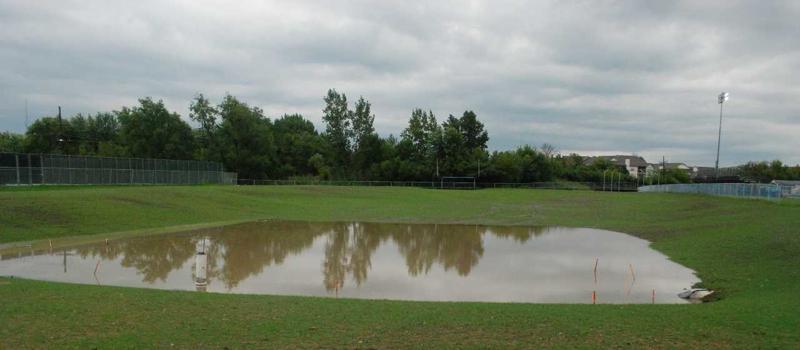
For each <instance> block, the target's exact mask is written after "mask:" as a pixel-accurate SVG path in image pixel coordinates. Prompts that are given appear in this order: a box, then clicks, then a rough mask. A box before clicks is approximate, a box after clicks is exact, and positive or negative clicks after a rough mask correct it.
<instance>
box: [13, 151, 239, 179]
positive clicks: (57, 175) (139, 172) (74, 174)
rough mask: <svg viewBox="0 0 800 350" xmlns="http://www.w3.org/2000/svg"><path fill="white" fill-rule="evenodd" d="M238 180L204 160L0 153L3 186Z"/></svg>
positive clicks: (234, 175) (218, 166)
mask: <svg viewBox="0 0 800 350" xmlns="http://www.w3.org/2000/svg"><path fill="white" fill-rule="evenodd" d="M236 177H237V176H236V173H231V172H225V171H224V169H223V167H222V164H220V163H217V162H208V161H200V160H175V159H150V158H116V157H94V156H71V155H61V154H31V153H0V185H49V184H57V185H126V184H130V185H134V184H160V185H168V184H187V185H190V184H230V185H233V184H236Z"/></svg>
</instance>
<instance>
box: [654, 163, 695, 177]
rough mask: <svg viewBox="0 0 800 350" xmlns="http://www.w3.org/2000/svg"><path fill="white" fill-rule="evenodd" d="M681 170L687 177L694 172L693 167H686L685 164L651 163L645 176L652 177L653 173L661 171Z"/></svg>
mask: <svg viewBox="0 0 800 350" xmlns="http://www.w3.org/2000/svg"><path fill="white" fill-rule="evenodd" d="M675 169H677V170H681V171H683V172H685V173H686V174H688V175H689V176H691V175H692V173H693V172H694V171H695V170H694V169H695V168H694V167H690V166H688V165H686V163H651V164H648V165H647V175H653V174H654V173H655V172H658V171H661V170H675Z"/></svg>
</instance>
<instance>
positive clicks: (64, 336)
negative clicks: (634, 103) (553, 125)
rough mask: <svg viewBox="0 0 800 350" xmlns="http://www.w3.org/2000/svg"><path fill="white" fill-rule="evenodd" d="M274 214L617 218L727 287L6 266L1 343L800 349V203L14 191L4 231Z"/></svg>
mask: <svg viewBox="0 0 800 350" xmlns="http://www.w3.org/2000/svg"><path fill="white" fill-rule="evenodd" d="M264 218H282V219H306V220H361V221H380V222H426V223H432V222H438V223H481V224H499V225H517V224H536V225H564V226H578V227H595V228H603V229H610V230H616V231H621V232H626V233H630V234H634V235H636V236H639V237H643V238H645V239H648V240H651V241H653V242H654V243H653V247H654V248H655V249H657V250H659V251H662V252H664V253H666V254H667V255H669V256H670V257H671V258H672V259H673V260H675V261H677V262H679V263H681V264H683V265H686V266H688V267H690V268H693V269H695V270H696V271H698V274H699V276H700V278H701V279H702V280H703V281H704V283H705V285H706V286H707V287H710V288H713V289H716V290H718V291H720V296H721V298H722V299H721V300H719V301H716V302H713V303H708V304H703V305H537V304H491V303H429V302H399V301H370V300H343V299H327V298H306V297H283V296H257V295H225V294H202V293H193V292H171V291H158V290H145V289H129V288H115V287H99V286H88V285H71V284H60V283H48V282H38V281H29V280H19V279H0V325H2V327H0V348H9V349H15V348H25V347H35V348H41V347H44V348H54V347H56V348H61V347H77V348H92V347H99V348H152V347H170V346H172V345H174V346H175V347H178V348H195V347H208V348H222V347H226V346H227V347H230V348H259V347H260V348H281V347H301V348H308V347H312V348H318V347H322V348H330V347H337V348H404V347H417V348H443V347H445V348H446V347H454V348H462V347H499V348H507V347H519V348H531V347H587V348H591V347H630V348H685V347H697V348H700V347H710V348H798V347H800V301H798V300H800V272H798V271H800V270H799V268H800V201H789V200H787V201H782V202H770V201H762V200H743V199H733V198H719V197H705V196H692V195H671V194H655V193H653V194H650V193H602V192H588V191H549V190H480V191H437V190H425V189H413V188H388V187H387V188H374V187H373V188H367V187H316V186H307V187H302V186H301V187H222V186H200V187H189V186H175V187H149V186H141V187H66V188H64V187H62V188H57V190H56V189H46V188H45V189H33V190H24V189H15V190H0V227H1V228H0V242H2V243H11V242H18V241H27V240H38V239H53V242H54V243H55V244H59V242H60V243H63V244H66V243H69V242H74V241H75V240H76V239H75V238H70V239H69V240H67V239H64V237H69V236H83V237H88V239H102V237H107V236H111V237H113V235H112V234H111V233H114V232H121V231H127V232H126V233H124V234H123V235H134V234H146V233H157V232H166V231H170V230H174V229H176V228H175V227H176V226H181V225H198V224H204V223H213V222H232V221H240V220H251V219H264ZM98 234H99V235H98ZM115 235H120V234H119V233H117V234H115ZM78 240H80V238H79V239H78ZM45 242H46V241H45ZM64 242H66V243H64ZM12 244H13V243H12Z"/></svg>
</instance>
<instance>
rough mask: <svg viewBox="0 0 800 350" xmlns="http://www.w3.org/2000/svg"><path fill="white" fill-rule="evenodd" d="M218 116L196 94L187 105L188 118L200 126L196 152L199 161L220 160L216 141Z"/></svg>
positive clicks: (205, 99) (210, 105) (213, 109)
mask: <svg viewBox="0 0 800 350" xmlns="http://www.w3.org/2000/svg"><path fill="white" fill-rule="evenodd" d="M218 114H219V112H218V111H217V109H216V108H214V106H213V105H212V104H211V102H209V101H208V99H207V98H206V97H205V96H203V94H197V96H195V97H194V100H192V102H191V103H190V104H189V118H191V119H192V120H194V121H196V122H197V123H199V124H200V135H199V140H198V141H199V145H200V148H199V149H198V152H197V153H198V154H197V157H198V158H200V159H205V160H218V159H219V158H221V155H219V153H218V152H220V150H219V149H218V147H217V140H216V132H217V128H218V125H217V116H218Z"/></svg>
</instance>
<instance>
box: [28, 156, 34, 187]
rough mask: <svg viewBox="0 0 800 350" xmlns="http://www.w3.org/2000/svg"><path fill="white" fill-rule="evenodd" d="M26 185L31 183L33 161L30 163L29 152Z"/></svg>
mask: <svg viewBox="0 0 800 350" xmlns="http://www.w3.org/2000/svg"><path fill="white" fill-rule="evenodd" d="M28 185H33V163H31V154H30V153H28Z"/></svg>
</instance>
